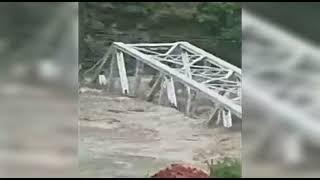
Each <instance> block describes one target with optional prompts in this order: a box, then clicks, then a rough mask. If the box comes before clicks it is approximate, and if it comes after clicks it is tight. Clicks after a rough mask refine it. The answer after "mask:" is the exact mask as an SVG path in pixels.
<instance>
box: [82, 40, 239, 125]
mask: <svg viewBox="0 0 320 180" xmlns="http://www.w3.org/2000/svg"><path fill="white" fill-rule="evenodd" d="M109 60H110V61H111V62H110V64H109V66H108V67H107V68H108V69H107V70H106V71H107V75H106V76H107V77H106V79H107V81H108V85H107V88H108V89H110V88H111V86H112V85H113V81H114V80H113V77H114V76H115V75H114V73H115V72H116V71H115V70H116V68H117V72H118V75H119V77H120V84H121V89H122V94H124V95H134V94H135V93H136V92H137V91H138V88H139V87H140V83H141V74H142V72H143V70H144V67H145V66H146V65H147V66H149V67H151V68H153V69H155V70H156V71H157V72H158V73H157V75H156V76H154V77H155V78H154V79H155V80H154V83H153V85H152V87H151V90H150V92H149V93H148V94H147V97H146V98H147V99H149V100H150V99H152V98H153V97H154V94H155V93H159V94H160V95H159V101H161V99H163V98H167V100H168V101H169V102H170V105H171V106H174V107H177V106H178V103H177V98H176V93H177V90H176V88H175V85H176V83H177V82H179V83H182V84H183V85H184V91H185V92H186V94H187V96H186V97H185V113H186V114H187V115H190V113H191V111H190V108H191V105H192V103H193V99H194V98H195V97H196V96H197V95H198V94H199V93H201V94H203V95H204V96H206V97H207V98H208V99H209V100H210V101H211V102H212V112H211V115H210V119H209V121H210V122H212V121H216V124H220V123H222V124H223V125H224V126H225V127H231V126H232V120H233V118H232V117H235V118H237V119H241V117H242V110H241V69H240V68H238V67H236V66H234V65H232V64H230V63H227V62H226V61H224V60H222V59H220V58H218V57H216V56H214V55H212V54H210V53H208V52H206V51H204V50H202V49H200V48H198V47H196V46H194V45H192V44H190V43H188V42H174V43H146V44H124V43H122V42H114V43H113V44H112V45H111V46H110V47H109V48H108V51H107V52H106V54H105V55H104V57H103V58H102V59H100V60H99V61H98V62H97V63H96V64H95V65H94V66H93V67H92V68H90V69H89V70H87V71H86V72H85V73H88V72H90V71H94V73H95V74H94V77H95V78H96V77H97V76H98V75H99V73H100V72H101V70H103V69H104V68H103V67H104V65H105V64H106V62H107V61H109ZM128 62H131V63H132V62H134V63H135V72H134V77H135V80H134V82H133V83H134V85H132V86H129V81H128V76H127V73H128V72H127V69H126V63H128ZM129 87H131V88H129ZM164 94H165V95H166V96H164Z"/></svg>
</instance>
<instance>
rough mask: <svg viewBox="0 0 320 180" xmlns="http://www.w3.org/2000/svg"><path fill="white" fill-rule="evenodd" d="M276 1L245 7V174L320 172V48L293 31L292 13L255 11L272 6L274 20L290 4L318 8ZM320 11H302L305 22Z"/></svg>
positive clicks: (309, 174) (312, 174) (295, 14)
mask: <svg viewBox="0 0 320 180" xmlns="http://www.w3.org/2000/svg"><path fill="white" fill-rule="evenodd" d="M274 4H275V3H274ZM274 4H270V3H269V4H268V3H264V4H263V3H261V4H260V5H259V4H256V6H249V7H251V8H249V9H247V8H244V9H243V16H242V32H243V34H242V64H243V76H244V77H243V79H244V81H243V86H242V87H243V94H244V97H243V111H244V117H243V119H244V121H243V126H242V146H243V151H242V164H243V169H242V170H243V172H242V175H243V177H319V175H320V173H319V167H320V163H319V162H320V161H319V160H320V156H319V154H318V152H320V121H319V115H320V114H319V110H320V103H319V102H320V98H319V97H320V94H319V93H320V81H319V77H320V48H319V47H318V46H317V45H314V44H312V43H311V42H309V41H308V40H307V39H304V38H301V37H303V34H304V33H301V34H300V35H297V34H296V33H291V32H292V31H296V29H294V28H292V26H291V29H290V28H289V27H290V26H285V25H288V24H290V23H291V24H294V22H293V21H291V20H292V19H287V20H288V23H285V22H282V23H283V24H281V23H277V24H276V23H273V21H270V19H269V20H267V19H265V18H266V17H263V16H258V15H257V14H256V13H254V11H253V10H257V9H258V7H260V8H261V9H269V12H268V11H265V12H268V13H269V14H273V20H275V19H277V17H276V16H274V14H277V13H280V12H281V13H280V14H283V16H285V15H287V16H289V14H285V13H284V12H287V13H288V11H289V9H290V7H292V8H293V7H296V8H298V6H299V8H303V7H304V8H305V10H306V11H307V9H308V7H309V9H310V10H311V9H314V8H312V6H307V4H306V6H301V4H300V5H297V4H294V3H287V4H284V6H279V7H278V6H277V7H274V6H276V5H274ZM318 6H319V7H320V3H319V4H318ZM272 7H274V8H272ZM281 9H282V10H283V11H282V10H281ZM285 9H287V11H284V10H285ZM299 12H302V11H299ZM268 13H266V14H268ZM309 14H310V13H309ZM319 15H320V14H319V13H318V17H319ZM265 16H266V15H265ZM270 16H271V15H270ZM262 17H263V18H262ZM292 17H297V18H298V17H300V18H301V17H302V13H300V14H299V13H298V11H296V12H294V11H292V12H291V18H292ZM318 17H316V16H314V17H312V16H310V17H303V19H304V21H303V22H304V23H305V24H306V25H305V26H306V27H308V26H310V24H308V23H309V22H310V21H311V20H312V19H314V18H318ZM278 19H281V17H280V16H279V17H278ZM293 19H294V18H293ZM309 19H310V21H308V20H309ZM297 23H298V22H297ZM299 23H302V22H299ZM284 24H285V25H284ZM283 25H284V26H285V27H287V28H283ZM301 31H302V32H303V30H301V28H300V32H301ZM309 32H310V31H309ZM314 33H315V32H314ZM309 37H310V36H309Z"/></svg>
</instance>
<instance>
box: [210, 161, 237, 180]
mask: <svg viewBox="0 0 320 180" xmlns="http://www.w3.org/2000/svg"><path fill="white" fill-rule="evenodd" d="M206 163H207V165H208V167H209V169H210V175H209V177H210V178H241V162H240V160H238V159H231V158H225V159H224V160H222V161H218V163H217V164H213V160H211V162H210V163H209V162H208V161H206Z"/></svg>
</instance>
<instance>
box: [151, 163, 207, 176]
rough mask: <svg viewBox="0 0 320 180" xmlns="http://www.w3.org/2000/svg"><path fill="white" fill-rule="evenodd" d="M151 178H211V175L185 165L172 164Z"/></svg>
mask: <svg viewBox="0 0 320 180" xmlns="http://www.w3.org/2000/svg"><path fill="white" fill-rule="evenodd" d="M151 178H209V175H208V174H207V173H206V172H205V171H203V170H201V169H198V168H195V167H192V166H190V165H184V164H172V165H171V166H170V167H168V168H166V169H164V170H160V171H159V172H158V173H156V174H154V175H153V176H151Z"/></svg>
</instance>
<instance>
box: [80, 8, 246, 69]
mask: <svg viewBox="0 0 320 180" xmlns="http://www.w3.org/2000/svg"><path fill="white" fill-rule="evenodd" d="M79 21H80V28H79V29H80V39H79V42H80V46H79V47H80V60H79V62H80V63H81V65H82V67H83V68H84V69H86V68H88V67H90V66H92V65H93V64H94V63H95V62H96V61H97V60H98V59H100V58H101V57H102V56H103V54H104V53H105V51H106V48H107V47H108V46H109V45H110V44H111V43H112V42H114V41H122V42H124V43H129V42H130V43H139V42H175V41H188V42H190V43H191V44H194V45H196V46H198V47H200V48H202V49H204V50H206V51H209V52H211V53H213V54H215V55H217V56H219V57H221V58H223V59H225V60H226V61H229V62H230V63H232V64H235V65H236V66H239V67H240V66H241V7H240V5H239V4H237V3H230V2H183V3H179V2H81V3H80V15H79Z"/></svg>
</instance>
